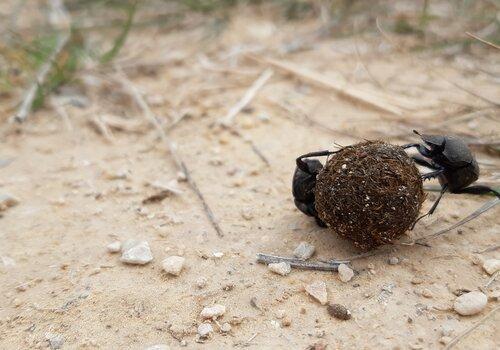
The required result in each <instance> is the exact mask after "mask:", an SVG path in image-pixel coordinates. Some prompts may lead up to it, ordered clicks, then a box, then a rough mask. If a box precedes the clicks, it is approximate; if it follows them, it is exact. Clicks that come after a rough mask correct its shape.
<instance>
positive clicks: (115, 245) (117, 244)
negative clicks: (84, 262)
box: [106, 241, 122, 254]
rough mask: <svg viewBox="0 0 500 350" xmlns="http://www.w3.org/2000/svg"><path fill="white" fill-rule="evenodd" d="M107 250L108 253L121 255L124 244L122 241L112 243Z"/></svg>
mask: <svg viewBox="0 0 500 350" xmlns="http://www.w3.org/2000/svg"><path fill="white" fill-rule="evenodd" d="M106 249H107V250H108V253H111V254H113V253H119V252H120V250H121V249H122V243H121V242H120V241H114V242H111V243H110V244H108V245H107V246H106Z"/></svg>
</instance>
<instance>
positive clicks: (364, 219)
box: [315, 141, 425, 250]
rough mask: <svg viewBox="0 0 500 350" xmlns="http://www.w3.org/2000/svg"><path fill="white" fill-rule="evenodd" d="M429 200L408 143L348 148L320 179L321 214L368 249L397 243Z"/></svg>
mask: <svg viewBox="0 0 500 350" xmlns="http://www.w3.org/2000/svg"><path fill="white" fill-rule="evenodd" d="M424 199H425V194H424V191H423V186H422V180H421V177H420V173H419V171H418V169H417V167H416V166H415V163H414V162H413V160H412V159H411V158H410V157H409V156H408V155H407V154H406V152H405V151H404V149H403V148H402V147H400V146H396V145H391V144H388V143H385V142H382V141H367V142H362V143H358V144H355V145H352V146H348V147H344V148H342V149H341V150H339V151H338V152H337V153H335V154H333V155H332V156H331V158H330V159H329V160H328V161H327V163H326V164H325V167H324V168H323V169H322V170H321V172H320V173H319V175H318V177H317V180H316V187H315V205H316V210H317V212H318V215H319V217H320V219H321V220H323V221H324V222H325V223H326V224H327V225H328V226H329V227H330V228H332V229H333V230H334V231H335V232H337V233H338V234H339V235H341V236H342V237H344V238H347V239H350V240H352V241H353V242H354V244H355V245H356V246H358V247H359V248H361V249H364V250H368V249H372V248H374V247H376V246H379V245H382V244H388V243H391V242H392V241H393V240H394V239H396V238H398V237H399V236H400V235H402V234H403V233H404V232H405V231H407V230H408V229H409V228H410V227H411V226H412V224H413V222H414V221H415V220H416V219H417V217H418V213H419V211H420V208H421V206H422V202H423V201H424Z"/></svg>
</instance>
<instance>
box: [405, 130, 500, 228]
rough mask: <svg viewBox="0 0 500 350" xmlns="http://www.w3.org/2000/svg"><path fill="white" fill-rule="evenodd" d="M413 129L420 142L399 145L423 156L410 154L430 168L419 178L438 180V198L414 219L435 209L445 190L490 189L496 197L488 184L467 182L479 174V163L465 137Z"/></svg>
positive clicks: (477, 191)
mask: <svg viewBox="0 0 500 350" xmlns="http://www.w3.org/2000/svg"><path fill="white" fill-rule="evenodd" d="M413 132H414V133H415V134H417V135H419V136H420V137H421V139H422V141H423V142H424V143H423V144H420V143H410V144H407V145H404V146H403V148H410V147H415V148H416V149H417V151H418V152H419V153H420V154H421V155H422V156H423V157H424V158H422V157H420V156H413V159H414V160H415V162H416V163H417V164H419V165H422V166H424V167H427V168H429V169H432V170H433V171H431V172H429V173H427V174H424V175H422V179H423V180H428V179H432V178H438V180H439V183H440V184H441V193H440V194H439V197H438V199H437V200H436V202H435V203H434V205H433V206H432V207H431V209H430V210H429V212H428V213H427V214H425V215H423V216H421V217H419V218H418V219H417V221H418V220H420V219H421V218H423V217H425V216H427V215H431V214H432V213H433V212H434V210H436V207H437V206H438V204H439V201H440V200H441V197H442V196H443V194H444V193H445V192H446V191H449V192H451V193H470V194H486V193H489V192H491V193H493V194H495V195H496V196H497V197H499V198H500V193H498V192H497V191H495V190H494V189H492V188H490V187H488V186H482V185H475V186H469V185H471V184H473V183H474V182H476V180H477V179H478V178H479V165H478V163H477V161H476V159H475V157H474V155H473V154H472V152H471V151H470V149H469V147H468V146H467V144H466V143H465V141H463V140H462V139H460V138H458V137H456V136H443V135H425V134H422V135H421V134H419V133H418V132H417V131H415V130H414V131H413ZM417 221H415V223H416V222H417Z"/></svg>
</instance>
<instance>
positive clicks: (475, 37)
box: [465, 32, 500, 50]
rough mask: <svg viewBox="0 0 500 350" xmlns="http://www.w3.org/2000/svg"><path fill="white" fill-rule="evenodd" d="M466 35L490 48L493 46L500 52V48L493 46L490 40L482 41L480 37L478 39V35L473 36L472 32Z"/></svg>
mask: <svg viewBox="0 0 500 350" xmlns="http://www.w3.org/2000/svg"><path fill="white" fill-rule="evenodd" d="M465 34H467V35H468V36H470V37H471V38H474V39H476V40H479V41H480V42H482V43H483V44H486V45H488V46H491V47H494V48H495V49H497V50H500V46H498V45H495V44H493V43H492V42H490V41H488V40H484V39H481V38H480V37H478V36H477V35H475V34H472V33H470V32H465Z"/></svg>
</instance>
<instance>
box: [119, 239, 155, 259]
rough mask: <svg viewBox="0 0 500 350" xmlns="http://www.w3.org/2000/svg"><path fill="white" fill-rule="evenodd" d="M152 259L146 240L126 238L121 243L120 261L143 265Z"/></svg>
mask: <svg viewBox="0 0 500 350" xmlns="http://www.w3.org/2000/svg"><path fill="white" fill-rule="evenodd" d="M151 260H153V255H152V254H151V249H150V248H149V244H148V242H146V241H135V240H127V241H125V242H124V243H123V248H122V256H121V261H122V262H124V263H126V264H134V265H145V264H147V263H149V262H150V261H151Z"/></svg>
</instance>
